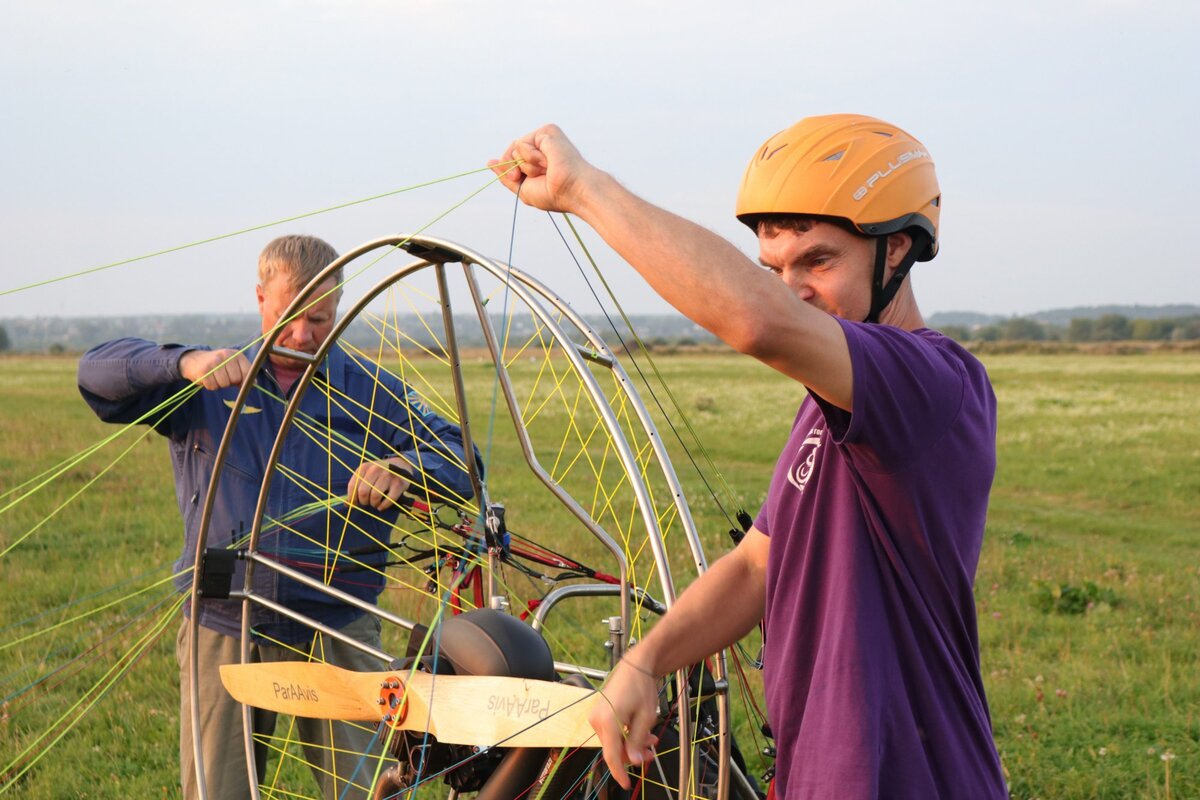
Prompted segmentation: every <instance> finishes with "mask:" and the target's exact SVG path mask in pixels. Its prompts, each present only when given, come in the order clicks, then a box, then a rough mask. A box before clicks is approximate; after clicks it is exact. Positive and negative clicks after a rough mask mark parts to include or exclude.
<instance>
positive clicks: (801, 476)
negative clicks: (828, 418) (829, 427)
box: [787, 428, 825, 492]
mask: <svg viewBox="0 0 1200 800" xmlns="http://www.w3.org/2000/svg"><path fill="white" fill-rule="evenodd" d="M824 435H825V429H824V428H813V429H812V430H811V431H809V432H808V435H807V436H805V437H804V441H803V442H801V443H800V449H799V450H797V451H796V460H795V461H793V462H792V466H791V467H789V468H788V474H787V479H788V483H790V484H791V485H792V486H795V487H796V489H798V490H799V491H801V492H803V491H804V487H805V486H807V485H808V481H809V479H810V478H812V474H813V468H814V467H815V466H816V463H817V450H819V449H821V437H822V436H824Z"/></svg>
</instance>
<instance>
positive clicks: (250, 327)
mask: <svg viewBox="0 0 1200 800" xmlns="http://www.w3.org/2000/svg"><path fill="white" fill-rule="evenodd" d="M631 321H632V323H633V327H634V330H636V331H637V335H638V336H639V337H640V338H641V339H642V340H643V341H644V342H646V343H648V344H655V345H664V344H665V345H687V344H708V343H712V342H715V341H716V340H715V339H714V338H713V336H712V334H710V333H708V332H707V331H705V330H704V329H703V328H701V327H700V326H699V325H696V324H695V323H694V322H691V321H690V320H688V319H686V318H684V317H682V316H679V315H673V314H654V315H650V314H647V315H641V316H635V317H633V318H632V320H631ZM587 322H588V324H589V325H591V326H592V328H593V329H594V330H595V331H596V332H597V334H598V335H599V336H600V337H601V338H603V339H604V340H605V341H606V342H607V343H608V344H609V345H610V346H615V345H618V344H619V342H620V341H621V340H625V341H630V340H631V334H630V333H629V331H628V329H626V328H625V325H624V324H623V323H622V322H621V320H619V319H618V320H616V321H615V323H612V322H610V321H609V320H607V319H605V318H603V317H598V318H592V317H587ZM388 324H389V326H395V327H394V328H391V329H390V331H391V332H390V335H397V334H398V332H400V331H403V338H404V339H405V341H410V342H413V343H415V344H419V345H421V346H424V347H428V348H430V349H431V350H433V351H435V352H436V351H437V350H439V349H440V344H439V342H437V341H435V334H434V332H433V328H432V326H431V325H430V324H429V323H428V321H427V320H424V319H421V318H417V317H408V316H400V317H396V318H393V319H391V320H389V322H388ZM614 324H615V326H616V328H617V330H616V331H614V330H613V327H614ZM492 325H493V327H494V328H495V329H496V330H506V331H507V333H508V335H509V336H515V337H528V336H534V335H537V329H536V328H537V323H536V322H535V321H534V320H533V319H532V318H530V317H528V316H525V317H521V316H514V317H513V318H512V320H510V321H509V322H507V323H505V322H504V321H503V320H501V319H499V318H496V319H493V321H492ZM454 326H455V330H456V333H457V338H458V343H459V346H460V347H463V348H476V347H482V346H483V345H484V338H483V333H482V331H481V329H480V327H479V321H478V319H477V318H475V317H473V316H468V315H463V316H461V317H460V316H458V315H456V316H455V320H454ZM260 327H261V322H260V320H259V318H258V317H257V316H255V315H253V314H224V315H218V314H181V315H172V316H128V317H37V318H33V319H0V351H4V350H8V351H11V352H18V353H52V354H53V353H81V352H83V351H85V350H87V349H88V348H90V347H92V346H94V345H97V344H100V343H101V342H105V341H108V340H110V339H116V338H119V337H122V336H136V337H139V338H142V339H149V340H150V341H153V342H160V343H175V344H207V345H212V346H232V345H236V344H241V343H243V342H249V341H251V340H253V339H256V338H257V337H258V336H259V333H260ZM437 335H438V336H442V335H443V334H437ZM343 338H344V340H345V341H346V342H348V343H350V344H352V345H356V346H360V347H371V346H373V345H378V343H379V331H378V330H377V329H376V328H375V327H373V326H372V325H370V324H368V323H367V322H365V321H363V320H361V319H359V320H355V321H353V322H352V323H351V324H350V325H349V327H348V328H347V330H346V332H345V333H344V334H343ZM580 344H582V342H580Z"/></svg>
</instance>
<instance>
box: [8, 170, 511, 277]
mask: <svg viewBox="0 0 1200 800" xmlns="http://www.w3.org/2000/svg"><path fill="white" fill-rule="evenodd" d="M489 171H491V167H481V168H479V169H473V170H468V171H466V172H459V173H457V174H455V175H449V176H447V177H445V178H437V179H435V180H431V181H425V182H424V183H417V184H413V185H412V186H405V187H404V188H402V189H393V190H392V191H390V192H383V193H382V194H376V195H372V196H370V197H364V198H362V199H359V200H350V201H348V202H345V203H338V204H337V205H333V206H328V207H326V208H319V209H317V210H316V211H306V212H304V213H302V214H295V215H293V216H290V217H284V218H283V219H277V220H273V221H271V222H264V223H262V224H260V225H253V226H251V227H249V228H242V229H241V230H236V231H230V232H229V233H221V234H218V235H216V236H210V237H208V238H207V239H200V240H198V241H195V242H189V243H187V244H181V245H176V246H174V247H168V248H166V249H164V250H156V251H155V252H153V253H146V254H145V255H140V256H134V257H133V258H126V259H122V260H121V261H113V262H112V263H109V264H101V265H100V266H97V267H91V268H89V269H84V270H80V271H79V272H72V273H69V274H66V275H59V276H58V277H56V278H49V279H47V280H44V281H38V282H36V283H30V284H27V285H25V286H17V287H15V288H13V289H5V290H3V291H0V297H4V296H5V295H9V294H16V293H17V292H23V291H25V290H27V289H36V288H38V287H39V286H48V285H50V284H52V283H58V282H60V281H65V280H70V279H71V278H79V277H82V276H84V275H91V274H93V273H96V272H103V271H104V270H108V269H113V268H114V267H122V266H125V265H127V264H133V263H135V262H138V261H146V260H147V259H151V258H155V257H157V256H163V255H167V254H168V253H177V252H179V251H180V250H187V249H189V248H192V247H198V246H200V245H202V244H211V243H212V242H219V241H221V240H222V239H231V238H233V237H235V236H241V235H242V234H246V233H253V232H254V231H261V230H263V229H264V228H271V227H274V226H276V225H283V224H284V223H287V222H295V221H296V220H299V219H306V218H308V217H315V216H317V215H318V214H325V213H328V212H330V211H337V210H339V209H343V208H350V207H351V206H357V205H361V204H363V203H369V202H371V201H373V200H381V199H383V198H385V197H392V196H394V195H397V194H402V193H404V192H410V191H413V190H414V189H423V188H425V187H427V186H434V185H436V184H439V183H446V182H448V181H452V180H455V179H457V178H462V177H466V176H468V175H475V174H478V173H480V172H489ZM496 180H498V178H494V179H493V180H492V181H489V182H488V184H487V185H488V186H490V185H491V184H492V183H494V182H495V181H496ZM476 194H478V193H476ZM474 196H475V195H474V194H472V195H471V197H474ZM468 199H470V198H468ZM460 205H461V204H460ZM457 207H458V206H454V208H457ZM454 208H451V209H450V210H451V211H453V210H454ZM447 213H449V212H447ZM443 216H444V215H443ZM437 219H441V217H437V218H436V219H435V220H434V221H435V222H436V221H437Z"/></svg>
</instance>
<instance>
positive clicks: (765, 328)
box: [493, 114, 1007, 800]
mask: <svg viewBox="0 0 1200 800" xmlns="http://www.w3.org/2000/svg"><path fill="white" fill-rule="evenodd" d="M514 162H515V166H514ZM493 169H494V170H495V171H496V172H497V174H499V175H501V180H502V181H503V182H504V183H505V185H507V186H508V187H509V188H510V189H513V190H514V191H516V190H517V189H518V187H519V188H520V197H521V199H522V200H524V201H525V202H526V203H529V204H530V205H534V206H536V207H538V208H543V209H547V210H560V211H567V212H571V213H574V214H576V215H578V216H580V217H581V218H583V219H584V220H586V221H587V222H588V223H589V224H590V225H591V226H592V227H593V228H595V229H596V230H597V232H599V233H600V235H601V236H602V237H603V238H604V239H605V241H607V242H608V243H609V244H610V245H611V246H612V247H613V248H614V249H615V250H616V251H617V252H618V253H620V254H621V255H622V256H623V257H624V258H625V260H627V261H628V262H629V263H630V264H631V265H632V266H633V267H634V268H635V269H637V270H638V272H639V273H640V274H641V275H642V276H643V277H644V278H645V279H646V280H647V281H648V282H649V283H650V284H651V285H652V286H653V287H654V289H655V290H656V291H657V292H658V293H659V294H661V295H662V296H663V297H664V298H665V299H666V300H668V301H669V302H670V303H671V304H672V305H674V306H675V307H676V308H677V309H679V310H680V311H681V312H682V313H683V314H685V315H686V316H688V317H689V318H691V319H692V320H693V321H695V322H697V323H699V324H700V325H703V326H704V327H705V328H707V329H708V330H710V331H712V332H713V333H714V334H716V335H717V336H719V337H720V338H721V339H723V340H724V341H726V342H727V343H729V344H730V345H731V346H733V347H734V348H736V349H737V350H739V351H741V352H743V353H747V354H749V355H752V356H754V357H755V358H758V359H760V360H761V361H763V362H764V363H766V364H768V365H769V366H771V367H773V368H775V369H777V370H779V371H780V372H782V373H784V374H785V375H787V376H789V377H791V378H793V379H794V380H796V381H797V382H799V383H800V384H802V385H803V386H804V387H805V389H806V390H807V392H808V396H807V398H806V399H805V400H804V402H803V404H802V405H801V406H800V410H799V413H798V414H797V416H796V421H795V424H794V427H793V429H792V434H791V437H790V439H789V440H788V443H787V446H786V447H785V448H784V450H783V452H782V453H781V454H780V457H779V461H778V464H777V465H776V469H775V474H774V477H773V479H772V481H771V487H770V491H769V493H768V496H767V501H766V503H765V504H764V505H763V508H762V510H761V511H760V512H759V515H758V518H757V519H756V520H755V524H754V527H753V528H752V529H751V530H750V531H749V533H748V534H747V535H746V538H745V539H744V540H743V541H742V543H741V544H740V545H739V546H738V547H737V548H736V549H735V550H734V551H733V552H732V553H730V554H728V555H726V556H725V557H723V558H721V559H719V560H718V561H717V562H716V563H714V564H713V566H712V568H711V569H709V570H708V571H707V572H705V573H704V574H703V575H702V576H701V577H700V578H699V579H698V580H697V581H696V582H695V583H693V584H692V585H691V586H690V587H689V588H688V590H687V591H686V592H684V593H683V594H682V595H681V596H680V598H679V601H678V602H677V603H676V604H675V606H674V607H673V608H672V609H671V611H670V612H669V613H668V614H667V615H666V616H665V617H664V618H663V619H662V620H661V621H660V622H659V623H658V625H656V626H655V627H654V629H653V630H652V631H651V632H650V634H649V635H647V636H646V638H645V639H644V640H643V641H642V642H641V643H639V644H638V645H637V647H636V648H634V649H633V650H632V651H631V652H630V654H629V655H628V656H626V657H625V658H624V659H623V660H622V661H621V663H620V664H619V665H618V666H617V668H616V669H615V670H613V672H612V673H611V675H610V676H609V679H608V682H607V683H606V684H605V689H604V692H605V695H606V697H607V698H608V701H609V702H607V703H598V704H596V706H595V708H596V710H595V712H594V713H593V716H592V724H593V726H594V727H595V728H596V732H597V735H598V737H599V739H600V741H601V743H602V745H603V747H604V758H605V760H606V762H607V763H608V765H609V768H610V769H611V770H612V771H613V775H614V777H615V778H616V779H617V781H618V782H619V783H621V785H623V786H626V787H628V785H629V779H628V776H627V775H626V774H625V770H624V767H625V765H626V764H630V763H632V764H640V763H643V762H644V761H645V760H646V759H647V758H648V757H649V755H650V752H651V748H652V746H653V737H652V736H651V734H650V730H651V727H652V725H653V724H654V722H655V717H656V715H657V709H658V702H657V680H658V677H659V676H660V675H665V674H667V673H670V672H672V671H674V670H676V669H679V668H682V667H684V666H686V665H689V664H694V663H697V662H698V661H700V660H701V659H703V658H704V657H706V656H708V655H710V654H712V653H714V652H716V651H717V650H719V649H721V648H723V647H726V646H728V645H730V644H732V643H733V642H735V641H737V640H738V639H739V638H741V637H742V636H744V635H745V634H746V633H748V632H749V631H750V630H751V629H752V628H753V627H754V626H755V625H756V624H757V623H758V622H759V620H761V619H765V621H766V645H765V654H764V661H765V685H766V695H767V707H768V715H769V717H770V720H771V725H772V727H773V729H774V733H775V738H776V743H777V745H778V748H777V749H778V763H777V767H778V770H777V773H776V783H775V789H776V794H777V795H778V796H780V797H783V798H787V800H795V799H797V798H831V797H837V798H851V799H855V798H880V797H886V798H914V799H917V798H919V799H920V800H929V799H930V798H1003V797H1006V796H1007V791H1006V789H1005V785H1004V777H1003V773H1002V770H1001V767H1000V760H999V757H998V755H997V753H996V748H995V744H994V743H993V740H992V735H991V725H990V720H989V716H988V709H987V700H986V698H985V696H984V690H983V682H982V680H981V677H980V666H979V641H978V635H977V632H976V625H975V606H974V597H973V594H972V589H971V587H972V582H973V579H974V574H975V568H976V565H977V562H978V559H979V551H980V547H981V544H982V538H983V528H984V519H985V516H986V512H987V497H988V492H989V490H990V488H991V482H992V476H993V474H994V471H995V462H996V450H995V433H996V408H995V398H994V396H993V394H992V390H991V385H990V383H989V382H988V378H987V375H986V373H985V372H984V369H983V367H982V366H981V365H980V364H979V362H978V361H977V360H975V358H974V357H972V356H971V355H970V354H969V353H967V352H966V351H965V350H963V349H962V348H960V347H958V346H957V345H956V344H955V343H954V342H952V341H950V340H949V339H947V338H946V337H944V336H942V335H940V334H938V333H937V332H935V331H932V330H929V329H928V328H926V327H925V322H924V319H923V318H922V317H921V313H920V311H919V309H918V308H917V303H916V299H915V296H914V295H913V291H912V284H911V282H908V281H905V277H906V275H907V274H908V271H909V269H910V267H911V266H912V265H913V263H914V262H915V261H925V260H929V259H930V258H933V256H934V255H935V254H936V253H937V242H938V240H937V233H938V227H937V226H938V217H939V211H940V205H941V194H940V190H939V188H938V185H937V179H936V176H935V174H934V168H933V162H932V160H931V159H930V157H929V153H928V152H927V151H926V150H925V148H924V147H923V146H922V145H921V143H920V142H918V141H917V140H916V139H914V138H912V137H911V136H909V135H908V134H907V133H905V132H904V131H902V130H900V129H899V128H897V127H895V126H893V125H889V124H888V123H885V122H882V121H880V120H877V119H873V118H870V117H863V116H858V115H849V114H840V115H833V116H826V117H810V118H808V119H804V120H801V121H800V122H799V123H797V124H796V125H795V126H793V127H792V128H789V129H788V130H785V131H783V132H781V133H779V134H777V135H776V136H773V137H772V138H771V139H769V140H768V141H767V142H766V143H765V144H764V145H763V147H762V148H761V149H760V150H759V151H758V152H756V153H755V155H754V158H753V160H752V161H751V163H750V166H749V168H748V169H747V171H746V176H745V179H744V180H743V183H742V188H741V191H740V193H739V196H738V203H737V214H738V218H739V219H741V220H742V221H743V222H745V223H746V224H747V225H748V226H750V228H751V229H752V230H754V231H755V233H756V234H757V236H758V243H759V261H760V262H761V265H762V267H765V270H764V269H761V268H759V267H757V266H755V265H754V264H753V263H752V262H750V261H749V260H747V259H746V258H745V257H744V256H743V255H742V254H741V253H740V252H738V250H737V249H736V248H734V247H733V245H731V244H729V243H728V242H726V241H725V240H723V239H721V238H720V237H718V236H716V235H714V234H712V233H711V232H709V231H707V230H704V229H703V228H700V227H699V226H696V225H694V224H692V223H690V222H688V221H686V220H683V219H681V218H679V217H677V216H675V215H673V214H670V213H669V212H667V211H664V210H663V209H660V208H657V207H655V206H653V205H651V204H649V203H647V202H645V201H643V200H641V199H640V198H638V197H636V196H635V195H633V194H632V193H630V192H629V191H627V190H626V189H625V188H624V187H622V186H621V185H620V184H618V183H617V182H616V181H615V180H614V179H613V178H612V177H611V176H609V175H608V174H606V173H604V172H601V171H600V170H598V169H597V168H595V167H594V166H592V165H591V164H589V163H588V162H587V161H585V160H584V159H583V158H582V157H581V156H580V155H579V153H578V151H576V150H575V148H574V146H573V145H572V144H571V143H570V142H569V141H568V140H567V139H566V137H565V136H563V134H562V132H561V131H560V130H558V128H556V127H554V126H547V127H544V128H541V129H539V130H537V131H535V132H534V133H532V134H529V135H528V136H526V137H524V138H522V139H519V140H517V141H516V142H514V143H513V145H512V146H511V147H510V148H509V150H507V151H506V152H505V154H504V158H503V159H502V160H498V161H496V162H493ZM748 402H753V398H748ZM747 587H753V591H747ZM734 596H736V597H738V598H748V599H746V600H744V601H739V602H738V603H730V602H729V598H730V597H734Z"/></svg>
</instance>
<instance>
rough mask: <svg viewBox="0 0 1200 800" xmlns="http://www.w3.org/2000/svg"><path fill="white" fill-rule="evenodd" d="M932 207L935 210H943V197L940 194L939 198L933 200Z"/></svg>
mask: <svg viewBox="0 0 1200 800" xmlns="http://www.w3.org/2000/svg"><path fill="white" fill-rule="evenodd" d="M931 205H932V206H933V207H934V208H941V205H942V196H941V195H940V194H939V195H938V196H937V197H935V198H933V201H932V203H931Z"/></svg>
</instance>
